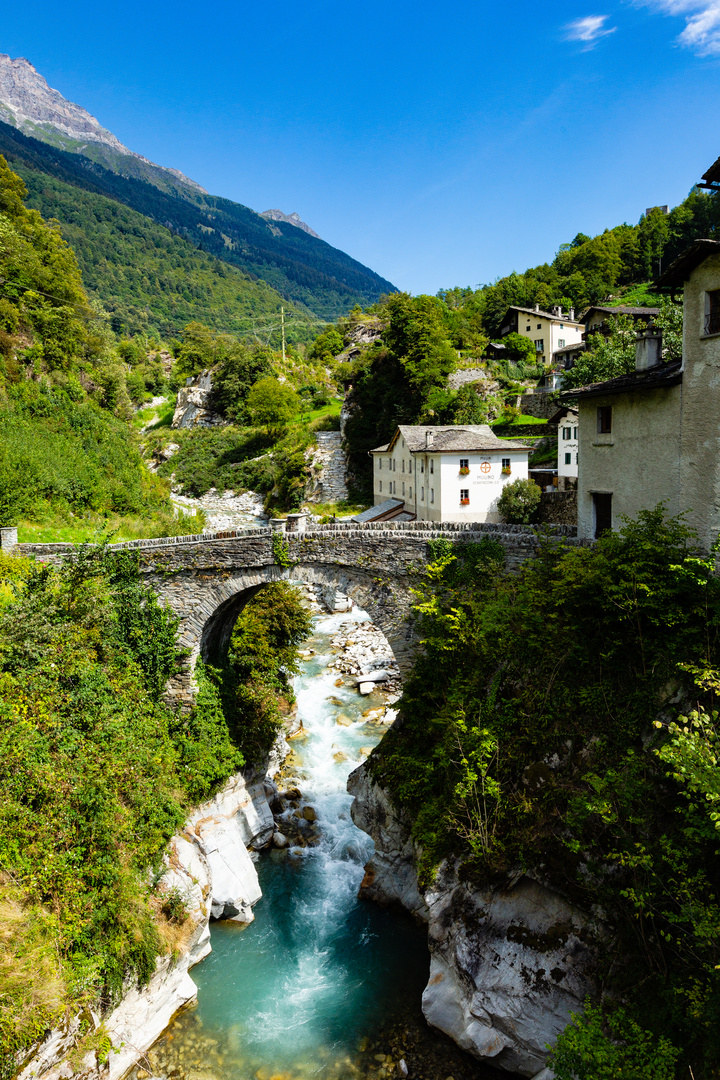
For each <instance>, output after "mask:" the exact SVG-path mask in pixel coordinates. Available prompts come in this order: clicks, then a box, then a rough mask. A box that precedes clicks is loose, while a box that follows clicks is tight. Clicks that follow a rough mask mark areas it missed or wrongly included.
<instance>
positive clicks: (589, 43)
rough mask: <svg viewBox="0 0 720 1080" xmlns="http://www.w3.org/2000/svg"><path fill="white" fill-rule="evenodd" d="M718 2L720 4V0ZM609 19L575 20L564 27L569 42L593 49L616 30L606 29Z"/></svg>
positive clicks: (588, 18) (589, 16) (612, 27)
mask: <svg viewBox="0 0 720 1080" xmlns="http://www.w3.org/2000/svg"><path fill="white" fill-rule="evenodd" d="M718 2H719V3H720V0H718ZM609 18H610V16H609V15H586V16H585V17H584V18H582V19H575V21H574V22H571V23H568V24H567V26H565V27H563V29H564V30H565V37H566V38H567V40H568V41H582V42H583V43H584V45H585V48H586V49H592V48H593V46H594V45H596V44H597V42H598V41H599V40H600V38H602V37H605V36H606V35H607V34H612V33H613V31H614V30H615V29H616V28H615V27H614V26H609V27H608V28H607V29H606V28H605V23H606V22H607V20H608V19H609Z"/></svg>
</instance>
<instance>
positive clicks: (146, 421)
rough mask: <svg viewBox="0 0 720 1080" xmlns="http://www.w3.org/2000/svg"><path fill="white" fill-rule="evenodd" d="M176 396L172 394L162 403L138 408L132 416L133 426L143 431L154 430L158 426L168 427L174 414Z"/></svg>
mask: <svg viewBox="0 0 720 1080" xmlns="http://www.w3.org/2000/svg"><path fill="white" fill-rule="evenodd" d="M176 404H177V397H176V395H174V394H173V396H172V397H171V398H170V399H169V400H168V401H166V402H164V403H163V404H162V405H155V406H150V405H148V406H146V407H145V408H144V409H138V411H137V412H136V413H135V416H134V418H133V423H134V424H135V427H136V428H138V429H140V430H145V431H156V430H157V429H158V428H169V427H170V425H171V424H172V421H173V416H174V415H175V407H176Z"/></svg>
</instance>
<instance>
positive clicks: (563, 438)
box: [557, 411, 580, 477]
mask: <svg viewBox="0 0 720 1080" xmlns="http://www.w3.org/2000/svg"><path fill="white" fill-rule="evenodd" d="M567 432H569V433H570V434H569V437H568V436H567ZM579 445H580V444H579V442H578V414H577V413H576V412H574V411H573V412H570V413H568V415H567V416H565V417H564V418H563V419H562V420H561V421H560V423H559V424H558V467H557V471H558V477H560V476H577V474H578V452H579V451H578V447H579ZM567 454H569V455H570V462H569V463H567V462H566V461H565V456H566V455H567Z"/></svg>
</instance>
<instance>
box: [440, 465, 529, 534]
mask: <svg viewBox="0 0 720 1080" xmlns="http://www.w3.org/2000/svg"><path fill="white" fill-rule="evenodd" d="M461 457H463V458H467V459H468V465H469V468H470V472H469V474H468V475H467V476H461V475H460V458H461ZM503 458H509V459H510V462H511V465H510V468H511V470H512V471H511V473H510V475H509V476H503V474H502V459H503ZM440 459H441V460H440V478H441V484H440V514H439V516H438V518H435V517H430V518H429V519H428V520H430V521H435V520H440V521H478V522H480V521H499V520H500V517H499V515H498V512H497V501H498V498H499V497H500V495H501V493H502V489H503V487H504V486H505V484H509V483H511V482H512V481H513V480H517V479H518V477H520V478H521V479H523V480H527V476H528V454H527V450H492V451H486V452H482V453H475V454H470V453H468V454H460V453H458V454H442V455H440ZM463 488H465V489H466V490H468V491H469V492H470V503H469V505H467V506H462V505H461V504H460V491H461V489H463ZM437 498H438V491H437V486H436V489H435V499H436V501H437Z"/></svg>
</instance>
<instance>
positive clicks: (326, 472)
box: [306, 431, 348, 503]
mask: <svg viewBox="0 0 720 1080" xmlns="http://www.w3.org/2000/svg"><path fill="white" fill-rule="evenodd" d="M315 438H316V440H317V447H316V449H315V450H314V452H313V454H312V459H311V463H310V471H311V481H310V484H309V485H308V491H307V493H306V497H307V500H308V502H311V503H318V502H340V501H341V500H342V499H347V495H348V490H347V475H346V473H347V462H346V459H345V451H344V450H343V446H342V435H341V434H340V432H339V431H318V432H317V434H316V436H315Z"/></svg>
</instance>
